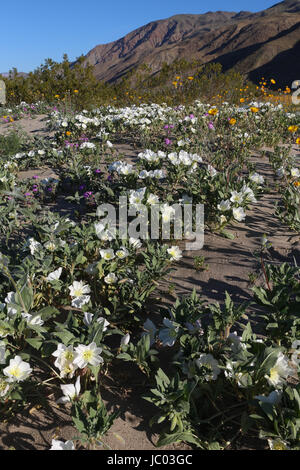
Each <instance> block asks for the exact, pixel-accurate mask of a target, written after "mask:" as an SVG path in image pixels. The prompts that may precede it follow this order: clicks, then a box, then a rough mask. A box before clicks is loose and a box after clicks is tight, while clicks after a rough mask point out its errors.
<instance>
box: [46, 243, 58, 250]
mask: <svg viewBox="0 0 300 470" xmlns="http://www.w3.org/2000/svg"><path fill="white" fill-rule="evenodd" d="M45 248H47V250H49V251H55V250H56V244H55V243H54V242H51V241H49V242H47V243H45Z"/></svg>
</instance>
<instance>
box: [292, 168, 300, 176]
mask: <svg viewBox="0 0 300 470" xmlns="http://www.w3.org/2000/svg"><path fill="white" fill-rule="evenodd" d="M291 176H292V177H293V178H299V177H300V171H299V170H298V168H291Z"/></svg>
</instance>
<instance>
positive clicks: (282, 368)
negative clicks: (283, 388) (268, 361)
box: [265, 352, 293, 387]
mask: <svg viewBox="0 0 300 470" xmlns="http://www.w3.org/2000/svg"><path fill="white" fill-rule="evenodd" d="M292 373H293V369H292V368H291V367H290V366H289V364H288V358H287V357H286V356H285V355H284V354H283V353H282V352H280V353H279V354H278V358H277V361H276V364H275V365H274V366H273V367H272V368H271V369H270V372H269V375H265V378H266V379H267V381H268V382H269V384H270V385H273V386H274V387H276V386H279V385H282V384H284V383H285V381H286V378H287V377H288V376H289V375H291V374H292Z"/></svg>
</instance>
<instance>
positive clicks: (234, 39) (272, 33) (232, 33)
mask: <svg viewBox="0 0 300 470" xmlns="http://www.w3.org/2000/svg"><path fill="white" fill-rule="evenodd" d="M299 41H300V0H285V1H283V2H280V3H277V4H275V5H273V6H272V7H270V8H268V9H266V10H263V11H260V12H256V13H251V12H247V11H241V12H224V11H217V12H206V13H204V14H199V15H196V14H182V15H173V16H171V17H170V18H167V19H161V20H156V21H151V22H149V23H147V24H146V25H144V26H141V27H140V28H137V29H135V30H134V31H131V32H130V33H128V34H126V35H125V36H123V37H122V38H119V39H117V40H116V41H112V42H110V43H107V44H100V45H97V46H95V47H94V48H93V49H92V50H91V51H89V52H88V53H87V55H86V63H89V64H91V65H93V66H94V70H95V75H96V77H97V78H98V79H100V80H104V81H108V82H114V81H115V80H118V79H119V78H121V77H122V76H123V75H124V74H126V72H127V71H129V70H131V69H132V68H134V67H137V66H138V65H140V64H142V63H146V64H148V65H150V66H151V68H152V70H153V73H155V72H157V71H159V70H160V68H161V66H162V64H163V63H164V62H167V63H171V62H173V61H174V60H176V59H181V58H186V59H187V58H193V59H198V60H201V61H203V63H209V62H220V63H222V65H223V68H224V69H225V70H229V69H231V68H236V69H237V70H239V71H241V72H242V73H245V74H246V75H248V76H249V77H250V78H252V79H254V80H258V79H259V77H258V71H259V73H262V74H263V73H264V69H265V70H269V65H268V64H270V63H276V64H277V62H276V60H275V59H276V57H277V56H278V55H279V54H285V56H289V57H290V61H291V64H290V66H289V67H288V68H289V70H282V71H281V70H280V63H278V64H277V65H276V67H275V70H274V74H275V75H278V76H279V82H280V81H283V80H293V79H295V74H296V75H297V74H299V73H300V66H299V65H298V64H297V53H298V49H299ZM274 61H275V62H274ZM287 62H289V61H287ZM299 62H300V61H299V56H298V63H299Z"/></svg>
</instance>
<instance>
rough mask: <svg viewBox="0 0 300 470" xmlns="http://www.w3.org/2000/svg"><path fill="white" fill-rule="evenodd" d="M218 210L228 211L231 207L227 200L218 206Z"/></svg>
mask: <svg viewBox="0 0 300 470" xmlns="http://www.w3.org/2000/svg"><path fill="white" fill-rule="evenodd" d="M217 207H218V209H219V211H222V212H225V211H228V210H229V209H230V207H231V204H230V201H229V199H226V201H224V200H223V201H221V202H220V204H218V206H217Z"/></svg>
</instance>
